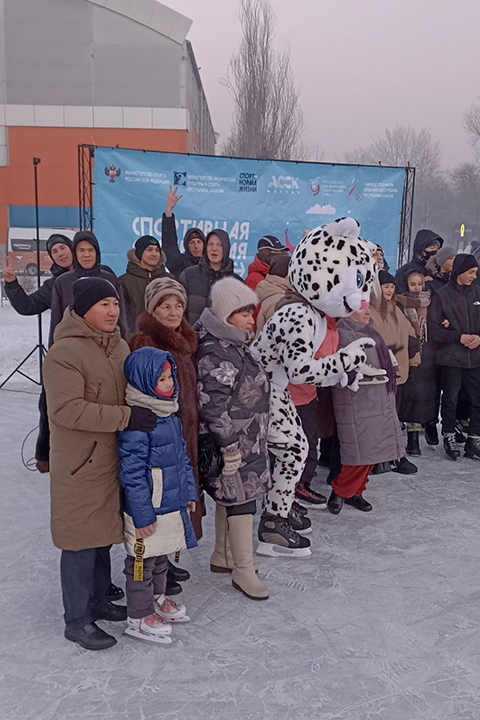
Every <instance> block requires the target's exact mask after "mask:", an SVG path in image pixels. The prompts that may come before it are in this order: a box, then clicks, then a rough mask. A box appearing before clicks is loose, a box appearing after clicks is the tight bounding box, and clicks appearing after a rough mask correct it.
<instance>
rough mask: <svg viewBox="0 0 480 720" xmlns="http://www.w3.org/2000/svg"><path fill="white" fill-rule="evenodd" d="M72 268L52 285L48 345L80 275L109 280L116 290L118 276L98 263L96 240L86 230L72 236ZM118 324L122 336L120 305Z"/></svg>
mask: <svg viewBox="0 0 480 720" xmlns="http://www.w3.org/2000/svg"><path fill="white" fill-rule="evenodd" d="M72 251H73V270H72V271H71V272H67V273H65V274H64V275H62V276H61V277H59V278H58V279H57V281H56V283H55V285H54V286H53V294H52V316H51V319H50V336H49V346H50V345H52V344H53V334H54V332H55V328H56V327H57V325H58V323H59V322H60V321H61V319H62V318H63V313H64V312H65V310H66V308H67V307H68V306H69V305H71V304H72V299H73V284H74V283H75V282H76V281H77V280H78V279H79V278H82V277H100V278H104V279H105V280H109V281H110V282H111V283H112V285H113V286H114V287H115V289H116V290H117V291H118V289H119V284H118V278H117V276H116V275H114V274H113V271H112V270H109V269H108V270H107V269H106V268H105V267H104V266H103V265H100V261H101V254H100V245H99V244H98V240H97V238H96V237H95V235H94V234H93V232H90V231H88V230H81V231H80V232H77V233H76V234H75V236H74V238H73V243H72ZM118 324H119V326H120V329H121V331H122V337H124V336H125V326H126V322H125V316H124V313H123V308H122V307H121V312H120V321H119V323H118Z"/></svg>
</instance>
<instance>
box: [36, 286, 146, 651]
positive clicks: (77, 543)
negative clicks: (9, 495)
mask: <svg viewBox="0 0 480 720" xmlns="http://www.w3.org/2000/svg"><path fill="white" fill-rule="evenodd" d="M119 313H120V308H119V299H118V294H117V291H116V289H115V287H114V286H113V285H112V284H111V283H110V282H109V281H108V280H105V279H102V278H96V277H95V278H82V279H80V280H78V281H77V282H76V283H75V284H74V286H73V304H72V307H68V308H67V309H66V310H65V314H64V316H63V319H62V321H61V322H60V323H59V325H58V326H57V328H56V331H55V342H54V344H53V346H52V347H51V349H50V350H49V352H48V354H47V357H46V359H45V364H44V383H45V389H46V392H47V406H48V416H49V421H50V431H51V450H50V473H51V530H52V538H53V542H54V544H55V545H56V547H58V548H60V549H61V550H62V557H61V563H60V574H61V583H62V594H63V603H64V607H65V615H64V618H65V625H66V627H65V637H66V638H67V639H68V640H72V641H73V642H78V643H79V644H80V645H82V647H85V648H87V649H88V650H99V649H104V648H107V647H111V646H112V645H115V643H116V640H115V638H114V637H112V636H111V635H108V634H107V633H105V632H104V631H103V630H101V629H100V628H99V627H98V626H97V625H96V624H95V620H100V619H105V620H124V619H126V608H125V607H122V606H119V605H114V604H113V603H112V602H109V601H108V599H107V598H106V597H105V594H106V592H107V589H108V585H109V582H110V579H109V571H108V568H109V558H108V553H109V551H110V546H111V545H112V544H113V543H121V542H122V541H123V522H122V515H121V510H120V491H119V483H118V458H117V440H116V433H117V430H125V429H126V428H129V429H130V430H143V431H148V430H151V429H152V428H153V427H154V425H155V421H156V418H155V415H154V414H153V413H152V412H151V411H150V410H145V409H144V408H137V407H133V408H129V407H127V406H126V404H125V384H126V383H125V379H124V375H123V363H124V360H125V358H126V357H127V355H128V354H129V350H128V346H127V344H126V342H125V341H124V340H122V339H121V337H120V331H119V328H118V326H117V322H118V317H119Z"/></svg>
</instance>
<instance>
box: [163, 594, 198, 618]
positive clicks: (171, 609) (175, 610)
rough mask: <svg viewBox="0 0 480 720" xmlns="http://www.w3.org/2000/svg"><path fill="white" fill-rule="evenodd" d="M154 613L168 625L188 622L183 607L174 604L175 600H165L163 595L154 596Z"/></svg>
mask: <svg viewBox="0 0 480 720" xmlns="http://www.w3.org/2000/svg"><path fill="white" fill-rule="evenodd" d="M155 613H156V614H157V615H159V616H160V617H161V618H163V619H164V620H165V622H168V623H175V624H176V623H186V622H190V618H189V617H188V615H187V608H186V607H185V605H182V603H178V602H175V600H172V599H171V598H167V597H165V595H156V596H155Z"/></svg>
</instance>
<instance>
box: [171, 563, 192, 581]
mask: <svg viewBox="0 0 480 720" xmlns="http://www.w3.org/2000/svg"><path fill="white" fill-rule="evenodd" d="M167 577H169V578H170V580H173V581H174V582H185V581H186V580H190V573H189V572H188V570H184V569H183V568H181V567H178V565H175V564H174V563H172V562H171V561H170V560H168V569H167Z"/></svg>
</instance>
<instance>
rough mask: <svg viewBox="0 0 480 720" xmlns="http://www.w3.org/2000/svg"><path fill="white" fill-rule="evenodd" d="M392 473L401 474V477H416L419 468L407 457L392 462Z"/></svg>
mask: <svg viewBox="0 0 480 720" xmlns="http://www.w3.org/2000/svg"><path fill="white" fill-rule="evenodd" d="M392 472H396V473H399V474H400V475H415V473H416V472H418V468H417V466H416V465H414V464H413V463H412V462H410V460H407V458H406V457H405V455H404V456H403V457H402V458H400V460H394V461H393V462H392Z"/></svg>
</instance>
